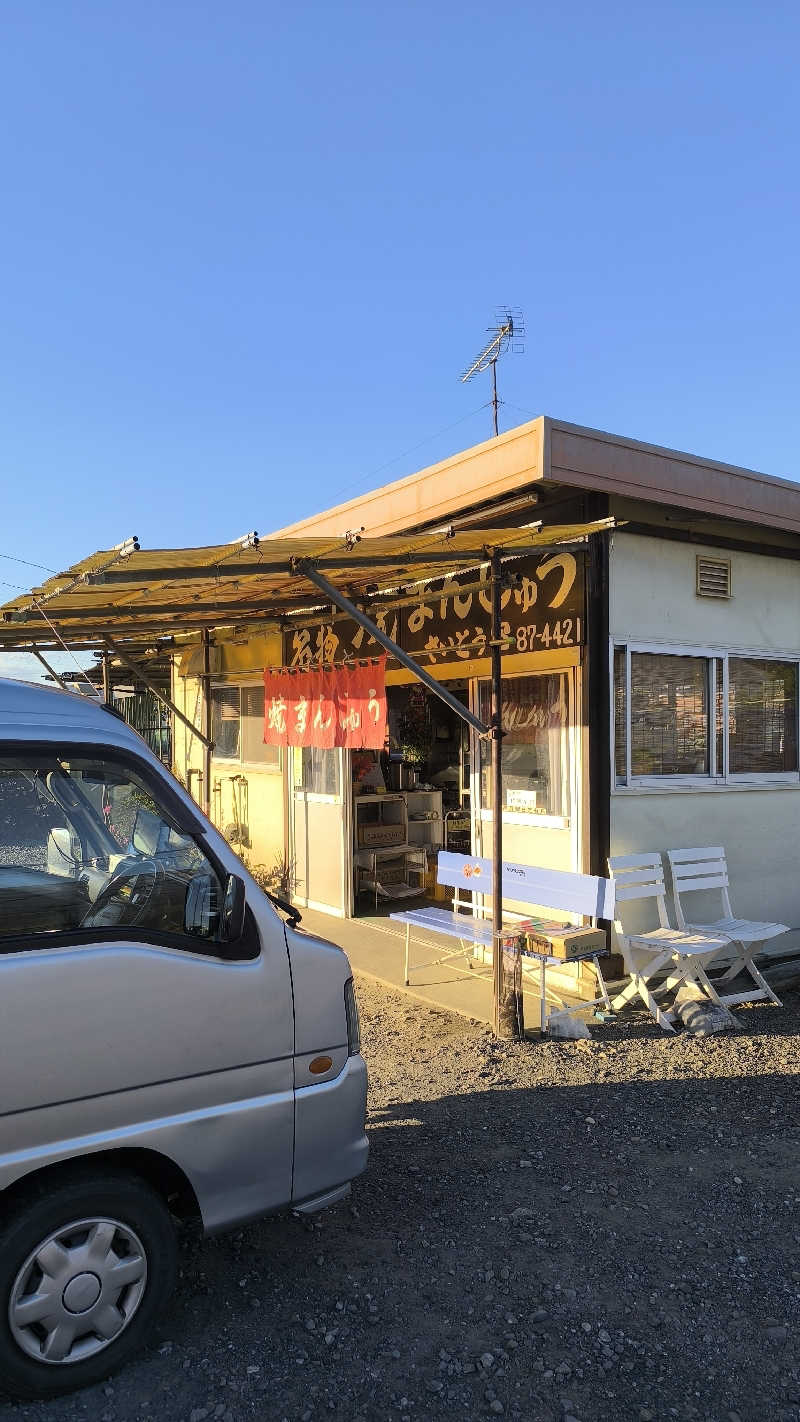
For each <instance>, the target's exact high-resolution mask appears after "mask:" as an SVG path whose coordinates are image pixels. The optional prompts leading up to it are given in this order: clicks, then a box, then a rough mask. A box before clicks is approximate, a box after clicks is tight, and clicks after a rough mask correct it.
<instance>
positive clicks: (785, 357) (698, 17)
mask: <svg viewBox="0 0 800 1422" xmlns="http://www.w3.org/2000/svg"><path fill="white" fill-rule="evenodd" d="M0 25H1V26H2V32H1V40H0V106H2V122H1V123H0V163H1V164H2V182H3V196H4V202H3V209H4V216H3V221H2V224H0V270H1V271H2V286H3V292H2V323H1V324H0V495H1V497H2V503H1V504H0V509H1V510H2V512H1V513H0V554H15V555H17V556H19V557H24V558H29V559H32V560H36V561H39V562H41V563H43V564H46V565H47V566H49V567H53V568H59V567H63V566H65V565H66V564H68V563H70V562H72V561H74V560H75V559H76V558H79V557H81V556H82V555H84V554H86V553H88V552H90V551H92V550H94V549H95V548H98V547H108V546H110V545H112V544H114V543H116V542H118V541H120V540H121V539H122V538H124V537H125V536H127V535H128V534H129V533H132V532H135V533H137V534H138V535H139V537H140V538H141V541H142V544H143V546H149V547H155V546H165V545H172V544H193V543H210V542H217V541H224V540H225V539H226V538H233V537H234V536H236V535H238V534H240V533H242V532H244V531H245V530H247V529H250V528H254V527H255V528H258V529H260V530H268V529H270V528H275V527H278V526H280V525H281V524H285V523H287V522H290V521H291V520H293V519H295V518H299V517H301V516H302V515H304V514H306V513H310V512H312V511H313V510H314V509H316V508H321V507H324V506H326V505H327V504H329V503H332V502H335V501H336V500H337V499H339V498H344V497H349V496H351V495H352V494H354V493H357V492H358V490H359V489H367V488H369V487H371V486H373V485H375V484H380V483H383V482H386V481H387V480H388V479H390V478H392V477H399V476H401V475H402V474H405V473H408V472H410V471H411V470H413V469H415V468H419V467H422V466H423V465H425V464H429V463H431V462H433V461H434V460H436V459H438V458H442V457H444V456H445V455H447V454H449V453H451V452H452V451H454V450H456V449H458V448H462V447H464V446H466V445H469V444H472V443H474V442H475V441H477V440H479V439H482V438H484V437H486V436H487V435H488V433H489V430H490V425H489V412H488V411H487V410H486V409H480V408H479V407H480V406H481V405H482V403H483V402H484V401H485V400H486V399H487V397H488V387H487V384H486V382H485V379H484V381H476V382H475V383H473V384H472V385H469V386H463V385H461V384H460V383H459V381H458V375H459V373H460V371H461V369H462V368H463V367H464V365H465V364H466V363H467V361H468V359H469V358H470V357H471V356H472V355H473V354H474V352H475V351H476V350H477V348H478V347H479V345H480V343H481V338H482V333H483V331H484V328H485V326H486V325H487V323H488V321H489V319H490V317H491V315H492V312H493V310H494V308H495V306H496V305H497V304H498V303H503V302H507V303H510V304H511V305H514V306H520V307H522V309H523V310H524V312H525V316H526V320H527V328H528V337H527V341H526V351H525V354H524V355H519V356H514V357H509V358H508V359H507V360H506V361H505V364H504V366H503V367H502V369H501V374H500V388H501V395H502V396H504V397H505V400H506V402H507V403H506V404H505V406H504V408H503V410H502V411H501V419H502V424H503V426H504V427H508V426H510V425H513V424H518V423H521V422H522V421H524V420H526V419H528V418H530V417H531V416H533V415H536V414H540V413H547V414H551V415H554V416H558V417H560V418H564V419H569V420H573V421H575V422H577V423H581V424H588V425H596V426H599V427H601V428H605V429H609V430H612V431H614V432H616V433H620V434H626V435H630V436H633V437H637V438H642V439H646V440H650V441H652V442H654V443H661V444H667V445H673V446H675V447H678V448H683V449H688V450H691V451H693V452H695V453H699V454H705V455H709V456H712V457H716V458H719V459H723V460H729V461H731V462H733V463H740V464H744V465H748V466H751V467H754V468H758V469H764V470H766V471H767V472H770V473H774V474H780V475H784V476H787V477H789V478H800V452H799V450H800V441H799V440H798V435H800V410H799V408H798V400H797V389H798V375H800V358H799V357H798V344H797V329H798V305H799V304H800V303H799V302H798V279H797V253H798V249H799V246H798V216H799V215H800V197H799V196H798V184H797V172H798V97H797V85H796V82H795V64H796V55H797V52H798V46H799V45H800V11H798V9H797V7H796V6H794V5H789V4H780V3H778V4H774V5H771V6H769V7H767V8H765V9H763V10H762V9H760V8H758V7H756V6H755V5H754V4H753V3H752V0H751V2H750V3H748V4H741V3H736V0H734V3H725V4H722V3H702V0H701V2H700V3H697V2H696V0H695V3H691V4H689V3H682V0H681V2H680V3H675V4H670V5H658V4H650V5H640V6H632V5H630V4H625V5H622V4H615V3H609V4H606V5H603V6H598V5H596V4H569V3H566V4H561V5H539V6H536V5H523V4H520V3H517V4H513V5H510V4H503V3H500V4H495V5H494V6H490V5H486V4H485V0H484V3H481V4H476V3H471V0H464V3H458V4H456V3H451V0H440V3H434V4H431V3H427V4H421V3H416V0H411V3H406V4H403V5H396V6H387V5H376V4H374V3H373V4H370V5H367V4H362V3H354V4H345V5H342V6H333V5H330V4H320V3H312V4H295V5H293V6H284V5H276V4H271V3H265V0H261V3H252V2H251V0H238V3H234V4H233V5H230V6H227V7H222V6H219V5H218V4H210V3H204V0H194V3H192V4H188V3H183V0H170V3H169V4H166V5H164V4H162V3H158V4H156V3H152V0H137V3H136V4H132V3H125V0H115V3H114V4H111V5H109V4H105V3H100V0H97V3H83V0H71V3H69V4H68V5H58V4H56V3H54V0H49V3H45V0H25V3H18V2H17V0H7V3H6V4H5V5H4V6H3V9H2V15H0ZM409 450H413V453H407V454H406V453H404V452H405V451H409ZM35 576H36V575H35V573H34V570H32V569H30V568H27V567H26V566H25V565H23V564H19V563H14V562H11V561H9V560H8V559H4V558H0V579H2V580H4V582H12V583H20V584H23V585H25V586H30V584H31V581H32V579H33V578H35ZM12 591H13V590H12V589H11V588H6V587H4V586H2V584H0V595H2V594H6V593H7V594H8V596H11V595H12Z"/></svg>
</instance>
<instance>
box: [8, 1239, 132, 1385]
mask: <svg viewBox="0 0 800 1422" xmlns="http://www.w3.org/2000/svg"><path fill="white" fill-rule="evenodd" d="M146 1284H147V1258H146V1256H145V1252H144V1248H143V1246H142V1242H141V1240H140V1239H139V1237H138V1235H136V1234H135V1233H134V1231H133V1230H132V1229H130V1228H129V1226H128V1225H124V1224H121V1223H120V1222H119V1220H109V1219H88V1220H75V1221H74V1223H72V1224H69V1225H65V1226H64V1227H63V1228H61V1229H59V1230H57V1231H56V1232H55V1233H54V1234H49V1235H48V1236H47V1237H46V1239H43V1240H42V1242H41V1244H38V1245H37V1246H36V1248H35V1249H34V1250H33V1252H32V1253H31V1254H29V1256H28V1258H27V1259H26V1260H25V1263H24V1264H23V1266H22V1268H21V1269H20V1271H19V1273H18V1274H17V1277H16V1279H15V1280H14V1287H13V1288H12V1290H11V1299H10V1302H9V1306H8V1321H9V1324H10V1327H11V1332H12V1334H13V1336H14V1338H15V1340H16V1342H17V1343H18V1345H19V1347H20V1348H21V1349H22V1350H23V1352H24V1353H27V1354H28V1356H29V1357H31V1358H35V1359H36V1360H37V1362H41V1363H76V1362H78V1361H79V1360H81V1359H83V1358H89V1357H91V1356H92V1355H93V1354H94V1353H100V1352H101V1351H102V1350H103V1348H107V1347H108V1345H109V1343H113V1341H114V1339H115V1338H118V1337H119V1335H120V1334H121V1333H122V1332H123V1330H124V1329H126V1328H127V1327H128V1325H129V1323H130V1322H131V1319H132V1318H133V1316H134V1314H135V1313H136V1310H137V1309H138V1307H139V1305H140V1303H141V1301H142V1298H143V1296H144V1291H145V1286H146Z"/></svg>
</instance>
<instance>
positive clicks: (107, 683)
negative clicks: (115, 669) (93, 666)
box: [102, 652, 111, 706]
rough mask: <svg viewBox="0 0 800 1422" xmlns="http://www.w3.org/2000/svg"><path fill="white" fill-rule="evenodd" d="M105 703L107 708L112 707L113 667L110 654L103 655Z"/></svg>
mask: <svg viewBox="0 0 800 1422" xmlns="http://www.w3.org/2000/svg"><path fill="white" fill-rule="evenodd" d="M102 666H103V701H104V702H105V704H106V706H110V705H111V666H110V663H109V657H108V652H104V653H103V662H102Z"/></svg>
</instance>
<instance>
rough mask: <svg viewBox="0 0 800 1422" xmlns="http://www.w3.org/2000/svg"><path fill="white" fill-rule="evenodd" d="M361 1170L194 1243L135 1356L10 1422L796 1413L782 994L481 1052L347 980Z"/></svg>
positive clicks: (481, 1047)
mask: <svg viewBox="0 0 800 1422" xmlns="http://www.w3.org/2000/svg"><path fill="white" fill-rule="evenodd" d="M359 998H360V1003H361V1010H362V1018H363V1028H364V1051H365V1055H366V1057H367V1060H368V1062H369V1065H370V1071H371V1096H370V1135H371V1142H372V1156H371V1161H370V1166H369V1170H368V1172H367V1174H366V1175H365V1176H363V1177H362V1178H361V1179H360V1180H359V1181H357V1182H356V1184H355V1187H354V1190H353V1195H352V1197H351V1200H350V1201H349V1202H348V1203H345V1204H342V1205H340V1206H339V1207H338V1208H337V1209H335V1210H333V1211H331V1212H329V1213H328V1214H327V1215H322V1216H319V1217H317V1219H316V1220H315V1221H314V1222H313V1223H309V1222H305V1223H303V1222H301V1221H299V1220H295V1219H292V1218H291V1217H285V1216H284V1217H275V1218H272V1219H269V1220H266V1221H263V1222H260V1223H258V1224H254V1225H252V1226H250V1227H248V1228H247V1229H244V1230H242V1231H240V1232H239V1233H238V1234H236V1235H233V1236H228V1237H223V1238H219V1239H214V1240H205V1241H203V1240H200V1239H197V1238H192V1237H187V1238H186V1239H185V1240H184V1241H183V1245H182V1279H181V1283H180V1286H179V1291H178V1294H177V1296H176V1299H175V1302H174V1303H173V1305H172V1307H171V1309H170V1312H169V1314H168V1316H167V1317H166V1318H165V1320H164V1321H163V1323H162V1325H161V1328H160V1332H159V1333H158V1334H157V1336H156V1337H155V1339H154V1341H153V1345H152V1347H151V1348H150V1349H149V1350H148V1351H147V1352H146V1353H145V1354H143V1355H142V1356H140V1357H139V1358H138V1359H137V1360H136V1361H134V1363H132V1364H131V1365H129V1366H128V1368H127V1369H126V1370H125V1371H124V1372H123V1373H121V1374H118V1375H117V1376H116V1377H115V1378H113V1379H112V1380H111V1381H110V1382H108V1383H106V1384H105V1385H104V1386H100V1387H96V1388H93V1389H90V1390H89V1391H87V1392H84V1393H79V1394H75V1395H73V1396H71V1397H68V1398H64V1399H61V1400H59V1401H58V1402H54V1403H49V1404H41V1403H39V1404H30V1403H29V1404H25V1405H23V1404H20V1405H14V1404H11V1403H7V1404H6V1405H5V1406H0V1416H2V1418H3V1419H8V1422H11V1419H14V1422H21V1419H23V1418H29V1419H32V1422H33V1419H35V1422H56V1419H59V1420H60V1419H72V1418H82V1417H86V1416H88V1417H91V1418H92V1419H97V1420H98V1422H132V1419H134V1418H136V1419H163V1422H166V1419H170V1422H172V1419H177V1422H184V1419H185V1422H203V1419H222V1422H240V1419H241V1420H242V1422H244V1419H249V1418H264V1419H269V1422H271V1419H275V1422H281V1419H284V1418H286V1419H287V1420H288V1422H295V1419H298V1422H299V1419H302V1422H319V1419H323V1418H332V1419H346V1422H377V1419H383V1418H386V1419H389V1418H392V1419H395V1418H396V1419H398V1422H402V1419H407V1420H408V1422H422V1419H430V1422H435V1419H437V1418H440V1417H441V1418H446V1417H451V1416H461V1417H467V1418H470V1417H480V1416H487V1417H488V1416H493V1415H498V1416H499V1415H502V1414H503V1413H505V1414H506V1415H510V1416H511V1417H514V1418H522V1419H525V1422H534V1419H535V1422H551V1419H552V1422H568V1419H570V1418H573V1419H575V1418H577V1419H579V1422H589V1419H609V1422H612V1419H613V1422H620V1419H629V1418H630V1419H634V1422H648V1419H656V1418H658V1419H662V1418H664V1419H669V1418H673V1417H676V1418H687V1419H694V1418H699V1419H709V1422H712V1420H713V1422H737V1419H741V1422H745V1419H748V1422H749V1419H764V1422H773V1419H775V1420H776V1422H789V1420H790V1419H792V1422H794V1420H795V1419H798V1420H800V1369H799V1367H798V1340H799V1339H800V1311H799V1310H798V1300H799V1299H800V1259H798V1243H800V1213H799V1211H800V1175H799V1174H798V1166H797V1147H798V1104H797V1096H796V1080H797V1075H798V1072H799V1071H800V1054H799V1053H798V1037H799V1034H800V997H798V995H797V994H796V993H795V992H792V993H789V992H787V993H786V996H785V999H784V1000H785V1007H784V1010H783V1011H779V1010H777V1009H774V1008H770V1007H767V1008H752V1009H749V1010H744V1011H742V1012H740V1013H739V1018H740V1021H741V1022H742V1024H743V1027H744V1030H743V1031H742V1032H740V1033H726V1034H724V1035H721V1036H717V1037H714V1038H710V1039H704V1040H698V1039H694V1038H691V1037H689V1036H688V1035H687V1034H680V1035H678V1036H676V1037H666V1036H664V1035H662V1034H661V1033H660V1032H659V1031H658V1029H656V1028H654V1027H653V1026H651V1025H649V1023H648V1021H647V1020H645V1019H644V1018H643V1017H641V1016H639V1015H637V1014H629V1015H627V1016H626V1017H625V1018H624V1019H623V1021H622V1022H621V1023H618V1024H616V1025H613V1026H612V1025H609V1026H606V1027H602V1028H597V1029H595V1030H594V1035H593V1040H592V1041H591V1042H564V1043H555V1042H551V1043H540V1042H538V1041H531V1042H529V1043H525V1044H520V1045H504V1044H499V1043H497V1042H495V1041H494V1040H493V1039H492V1038H491V1037H490V1036H489V1034H488V1033H487V1031H486V1030H485V1029H484V1028H483V1027H482V1026H479V1025H478V1024H475V1023H470V1022H468V1021H467V1020H465V1019H461V1018H456V1017H452V1016H450V1015H449V1014H447V1013H444V1012H434V1011H431V1010H430V1009H429V1008H428V1007H426V1006H423V1005H420V1004H417V1003H414V1002H413V1001H411V1000H410V999H408V998H405V997H402V996H399V995H398V994H396V993H393V992H391V991H389V990H387V989H383V988H380V987H378V986H376V985H374V984H371V983H367V982H365V981H363V980H361V981H360V983H359Z"/></svg>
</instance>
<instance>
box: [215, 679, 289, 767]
mask: <svg viewBox="0 0 800 1422" xmlns="http://www.w3.org/2000/svg"><path fill="white" fill-rule="evenodd" d="M253 686H256V687H260V688H263V686H264V683H263V680H259V678H258V677H247V678H246V679H245V680H244V681H220V680H212V682H211V687H210V694H211V698H212V701H213V696H214V692H215V691H238V693H239V754H238V756H233V755H220V754H219V752H218V751H217V750H216V748H214V749H213V750H212V752H211V755H212V759H214V760H216V761H219V763H220V764H221V765H240V766H241V767H242V769H243V770H249V771H254V770H256V771H259V772H260V773H263V774H266V775H282V774H283V748H282V747H281V746H273V747H271V749H273V750H277V753H278V758H277V761H276V762H275V763H274V764H270V763H269V762H267V761H264V760H245V758H244V735H243V728H242V726H243V722H242V692H243V691H247V690H248V689H249V688H250V687H253ZM212 715H213V711H212Z"/></svg>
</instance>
